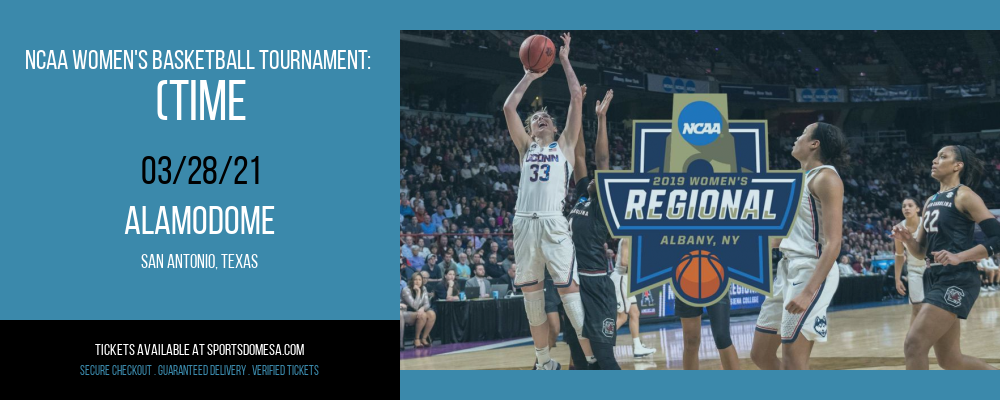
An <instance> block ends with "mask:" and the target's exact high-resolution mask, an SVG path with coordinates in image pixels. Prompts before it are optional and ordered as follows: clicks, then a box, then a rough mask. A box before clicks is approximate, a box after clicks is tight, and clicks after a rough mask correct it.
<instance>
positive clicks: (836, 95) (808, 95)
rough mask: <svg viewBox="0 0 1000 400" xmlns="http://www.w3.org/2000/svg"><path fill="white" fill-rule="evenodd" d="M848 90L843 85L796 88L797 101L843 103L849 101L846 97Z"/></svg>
mask: <svg viewBox="0 0 1000 400" xmlns="http://www.w3.org/2000/svg"><path fill="white" fill-rule="evenodd" d="M846 92H847V91H846V90H844V88H842V87H836V88H807V89H795V101H797V102H799V103H843V102H846V101H847V99H846V98H844V94H845V93H846Z"/></svg>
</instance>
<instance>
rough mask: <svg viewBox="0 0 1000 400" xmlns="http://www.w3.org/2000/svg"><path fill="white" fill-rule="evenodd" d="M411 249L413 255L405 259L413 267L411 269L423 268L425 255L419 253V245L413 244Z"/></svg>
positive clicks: (418, 269)
mask: <svg viewBox="0 0 1000 400" xmlns="http://www.w3.org/2000/svg"><path fill="white" fill-rule="evenodd" d="M411 249H412V251H413V256H412V257H408V258H407V260H408V261H409V262H410V266H411V267H413V269H415V270H417V271H420V270H421V269H423V268H424V261H425V257H424V256H422V255H420V252H421V251H422V250H421V249H420V246H419V245H413V247H412V248H411Z"/></svg>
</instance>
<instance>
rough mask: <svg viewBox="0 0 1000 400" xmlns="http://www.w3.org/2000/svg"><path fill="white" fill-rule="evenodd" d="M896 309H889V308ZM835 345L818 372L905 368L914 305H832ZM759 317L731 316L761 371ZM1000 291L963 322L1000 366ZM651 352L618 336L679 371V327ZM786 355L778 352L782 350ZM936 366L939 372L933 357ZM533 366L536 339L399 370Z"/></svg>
mask: <svg viewBox="0 0 1000 400" xmlns="http://www.w3.org/2000/svg"><path fill="white" fill-rule="evenodd" d="M887 304H890V305H887ZM831 310H832V311H831V312H830V314H829V320H830V323H829V340H828V341H827V342H826V343H817V344H816V345H815V347H814V348H813V353H812V359H811V362H810V367H811V368H812V369H904V361H903V339H904V338H905V337H906V332H907V329H908V327H909V322H910V312H911V311H910V310H911V306H910V304H908V303H905V302H903V301H896V302H892V303H890V302H884V303H874V304H864V305H859V306H855V307H840V308H832V309H831ZM756 320H757V316H756V315H748V316H741V317H733V318H732V326H731V328H730V329H731V333H732V336H733V343H734V345H735V346H736V349H737V352H738V353H739V357H740V364H741V367H742V368H744V369H756V367H755V366H754V365H753V362H752V361H750V347H751V345H752V343H753V335H754V324H755V322H756ZM998 320H1000V292H986V291H984V292H982V293H981V294H980V296H979V299H978V300H977V301H976V304H975V306H974V307H973V310H972V314H971V315H969V319H968V320H965V321H962V322H961V323H962V352H963V353H965V354H968V355H972V356H975V357H979V358H981V359H983V360H984V361H986V362H988V363H990V364H992V365H993V366H998V367H1000V322H998ZM640 330H641V331H642V332H641V334H640V337H641V340H642V342H643V343H644V344H645V346H646V347H650V348H656V350H657V352H656V354H653V355H652V356H646V357H643V358H634V357H632V340H631V337H630V336H629V334H628V331H627V329H624V328H623V329H622V330H620V331H619V332H618V345H617V346H615V356H616V358H617V359H618V363H619V365H621V367H622V369H623V370H630V369H637V370H655V369H681V355H682V353H683V352H682V350H683V340H682V335H681V328H680V323H679V322H672V323H666V324H659V325H651V326H643V327H641V329H640ZM699 353H700V358H701V369H721V368H722V367H721V364H720V363H719V353H718V351H716V349H715V343H714V342H713V340H712V333H711V329H710V328H709V326H708V320H707V319H706V320H704V321H703V326H702V340H701V350H700V352H699ZM552 357H553V358H555V359H556V360H557V361H559V362H560V363H561V364H562V365H563V368H564V369H566V368H568V366H569V347H568V346H567V345H566V344H565V343H564V342H562V341H561V340H560V341H559V343H558V344H557V346H556V348H554V349H552ZM779 357H780V350H779ZM930 357H931V359H930V361H931V369H940V368H939V367H938V366H937V364H936V360H935V358H934V352H933V350H932V351H931V353H930ZM533 362H534V357H533V351H532V347H531V339H530V338H524V339H516V340H508V341H499V342H486V343H461V344H452V345H435V346H434V347H432V348H430V349H418V350H414V349H407V350H406V351H404V352H400V360H399V369H400V370H430V369H471V370H475V369H481V370H488V369H495V370H510V369H530V368H531V366H532V363H533Z"/></svg>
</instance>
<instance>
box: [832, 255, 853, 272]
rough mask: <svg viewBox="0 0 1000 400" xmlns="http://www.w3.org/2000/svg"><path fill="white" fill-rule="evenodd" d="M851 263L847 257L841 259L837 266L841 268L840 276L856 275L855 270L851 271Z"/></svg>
mask: <svg viewBox="0 0 1000 400" xmlns="http://www.w3.org/2000/svg"><path fill="white" fill-rule="evenodd" d="M850 262H851V261H850V260H849V259H848V258H847V256H841V257H840V263H839V264H837V266H838V268H840V276H854V275H856V274H855V273H854V270H853V269H851V264H850Z"/></svg>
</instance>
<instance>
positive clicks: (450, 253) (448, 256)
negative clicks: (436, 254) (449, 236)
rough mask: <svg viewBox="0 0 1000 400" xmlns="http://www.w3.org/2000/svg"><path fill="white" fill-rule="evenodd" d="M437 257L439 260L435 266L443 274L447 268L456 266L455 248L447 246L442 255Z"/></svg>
mask: <svg viewBox="0 0 1000 400" xmlns="http://www.w3.org/2000/svg"><path fill="white" fill-rule="evenodd" d="M439 259H440V260H441V262H439V263H438V265H437V266H438V269H440V270H441V273H442V274H444V273H445V272H446V271H448V270H449V269H456V268H458V263H456V262H455V249H453V248H448V250H447V251H445V254H444V256H442V257H440V258H439ZM456 272H457V271H456Z"/></svg>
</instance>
